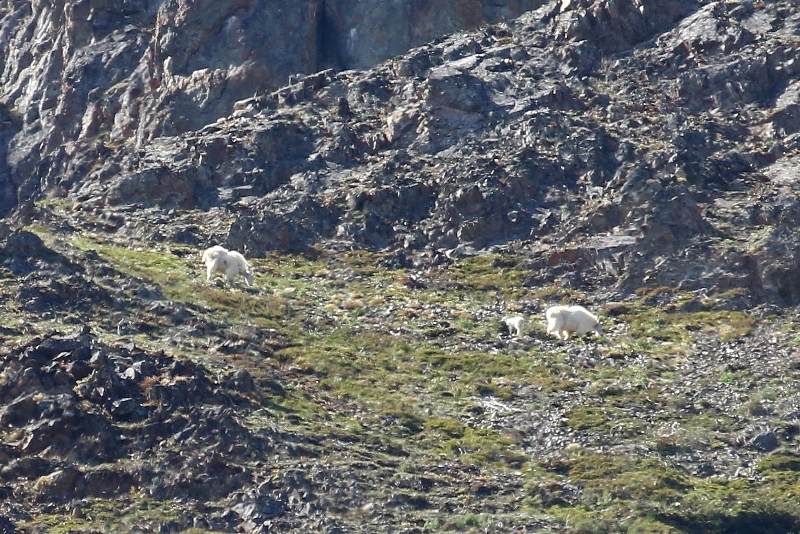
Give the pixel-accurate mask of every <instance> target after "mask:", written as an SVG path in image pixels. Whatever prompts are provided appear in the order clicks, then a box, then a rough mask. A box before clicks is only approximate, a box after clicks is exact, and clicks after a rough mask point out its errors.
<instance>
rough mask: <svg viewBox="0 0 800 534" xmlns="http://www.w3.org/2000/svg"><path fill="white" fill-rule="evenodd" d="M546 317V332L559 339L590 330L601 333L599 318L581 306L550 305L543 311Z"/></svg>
mask: <svg viewBox="0 0 800 534" xmlns="http://www.w3.org/2000/svg"><path fill="white" fill-rule="evenodd" d="M544 316H545V317H546V318H547V333H548V334H552V335H554V336H555V337H557V338H558V339H560V340H566V339H567V338H569V336H570V335H572V334H576V335H578V336H583V335H585V334H588V333H589V332H591V331H595V332H597V333H598V334H600V335H602V334H603V329H602V328H601V327H600V320H599V319H598V318H597V316H596V315H593V314H592V313H590V312H589V310H587V309H586V308H584V307H583V306H552V307H550V308H547V311H546V312H545V313H544Z"/></svg>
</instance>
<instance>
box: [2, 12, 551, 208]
mask: <svg viewBox="0 0 800 534" xmlns="http://www.w3.org/2000/svg"><path fill="white" fill-rule="evenodd" d="M540 3H541V2H540V1H537V0H526V1H525V2H522V3H519V2H516V1H513V2H510V3H509V4H508V5H495V2H491V3H489V2H486V4H487V5H486V6H483V5H482V4H481V3H480V2H478V1H477V0H475V1H473V2H466V3H465V2H462V1H460V0H451V1H448V2H436V3H435V4H436V5H435V6H431V5H429V4H430V2H424V1H416V2H412V1H410V0H404V1H395V2H390V3H389V4H387V3H385V2H381V1H379V0H359V1H353V0H328V1H327V2H325V1H323V0H313V1H310V2H297V3H292V4H290V5H287V4H286V3H285V2H281V1H277V0H258V1H255V2H244V1H240V0H225V1H222V2H188V1H184V0H165V1H160V0H135V1H112V2H100V3H97V2H92V1H88V0H87V1H81V2H66V1H63V0H57V1H55V2H43V3H37V2H34V3H26V2H23V3H19V2H12V1H10V0H9V1H6V2H3V3H2V4H0V6H2V18H0V57H2V59H3V70H2V74H1V75H0V80H2V84H3V89H2V94H1V95H0V104H2V107H0V114H2V117H3V121H2V128H0V147H1V148H0V156H2V161H3V162H4V167H3V169H0V170H2V174H0V185H1V187H0V214H6V213H7V212H8V211H9V209H11V208H12V207H13V206H14V205H15V204H16V203H17V202H18V201H19V200H27V199H29V198H31V197H33V196H34V195H36V194H37V192H39V191H40V190H41V189H42V188H44V189H47V190H52V189H53V188H58V187H63V186H65V185H67V184H63V183H62V182H64V178H63V177H64V175H68V176H70V178H67V181H68V182H69V183H72V182H74V181H75V180H78V179H83V178H84V177H85V176H86V174H87V173H88V172H89V171H90V169H91V168H92V167H93V166H94V163H95V162H96V161H97V160H99V159H105V151H106V150H107V148H108V146H109V144H111V145H112V146H119V145H120V144H123V143H124V144H127V145H132V144H138V145H146V144H148V143H150V142H151V141H152V140H154V139H155V138H157V137H160V136H163V135H175V134H180V133H183V132H187V131H190V130H195V129H198V128H200V127H202V126H203V125H205V124H208V123H210V122H213V121H214V120H216V119H217V118H219V117H221V116H225V115H227V114H229V113H230V112H231V110H232V107H233V104H234V102H236V101H237V100H241V99H243V98H246V97H248V96H252V95H253V94H254V93H256V92H259V91H264V90H273V89H275V88H277V87H280V86H281V85H284V84H285V83H286V82H287V80H288V79H289V76H290V75H293V74H295V73H306V74H307V73H311V72H315V71H318V70H322V69H323V68H335V69H337V70H341V69H349V68H366V67H370V66H372V65H374V64H375V63H377V62H378V61H381V60H384V59H387V58H389V57H391V56H394V55H396V54H400V53H402V52H405V51H406V50H408V48H409V47H411V46H416V45H420V44H423V43H424V42H426V41H428V40H429V39H432V38H434V37H438V36H441V35H443V34H444V33H446V32H451V31H458V30H461V29H464V28H474V27H477V26H478V25H480V24H484V23H487V22H497V21H499V20H502V19H504V18H509V17H512V16H516V15H519V14H520V13H522V11H523V10H524V9H531V8H532V7H535V6H537V5H538V4H540ZM387 6H388V7H387Z"/></svg>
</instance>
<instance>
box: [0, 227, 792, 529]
mask: <svg viewBox="0 0 800 534" xmlns="http://www.w3.org/2000/svg"><path fill="white" fill-rule="evenodd" d="M43 237H44V238H45V239H46V240H48V241H52V239H53V237H52V236H49V235H43ZM69 244H70V246H73V247H75V249H76V250H77V251H78V253H85V252H86V251H90V250H91V251H94V252H95V253H96V254H97V255H98V256H99V257H100V258H101V259H102V261H104V262H105V263H107V268H108V269H111V270H113V272H114V273H116V274H115V276H117V277H122V278H125V279H130V280H134V281H136V282H137V283H136V284H128V285H125V284H123V285H119V286H116V287H112V285H108V289H109V290H110V291H114V292H115V294H117V295H122V296H125V297H128V298H131V299H134V298H135V295H136V291H137V287H138V286H137V284H138V285H141V284H144V285H146V286H147V287H151V288H153V290H154V291H158V292H160V294H161V295H163V298H164V299H165V300H167V301H169V302H171V305H172V306H181V307H183V308H185V309H186V310H189V311H190V312H191V314H192V316H193V317H194V318H195V320H196V321H198V322H199V323H203V324H205V325H206V328H207V331H208V332H211V333H213V334H214V335H216V336H219V337H222V338H223V339H225V340H227V341H230V342H231V343H238V342H241V345H236V346H237V347H238V346H241V347H249V348H241V349H235V350H229V351H223V350H217V351H215V350H214V348H213V347H212V346H210V345H209V344H208V343H206V344H205V345H204V344H202V343H195V342H194V341H193V342H192V343H189V342H182V343H180V342H178V343H175V344H173V345H172V346H170V347H169V351H171V352H172V353H174V354H179V355H182V356H187V357H190V358H195V359H199V360H201V361H203V362H204V363H206V364H207V365H209V366H210V367H211V368H212V369H213V368H215V367H216V368H217V369H220V368H227V369H230V368H235V367H246V368H247V369H248V370H250V371H251V374H252V375H253V376H254V378H255V380H256V382H257V383H259V384H262V389H261V394H262V397H263V398H260V399H258V401H259V405H258V407H256V408H254V409H252V410H249V411H247V412H246V413H243V414H241V420H242V422H243V424H245V425H246V427H247V428H249V429H252V430H255V431H259V430H260V429H270V428H273V427H275V425H279V426H280V427H281V428H283V429H287V430H289V431H291V432H293V433H297V434H301V435H308V436H313V439H314V440H315V442H319V443H327V442H330V443H334V442H335V443H347V444H348V447H351V448H352V450H354V451H358V452H357V453H358V454H361V455H371V456H369V457H370V458H372V460H374V461H377V462H378V464H379V465H382V466H384V467H386V466H391V469H393V470H394V471H393V472H392V473H393V474H392V476H394V477H403V476H409V475H411V474H414V475H415V476H418V475H427V474H429V472H430V471H431V466H438V465H442V463H443V462H450V463H453V464H454V465H464V466H474V467H475V468H476V469H479V470H480V473H481V474H482V476H486V477H492V476H496V477H506V478H504V480H512V479H513V480H517V481H518V482H519V485H520V487H524V491H521V493H520V492H518V493H516V494H515V493H514V491H513V490H512V489H508V490H507V491H506V493H502V492H501V494H502V495H503V497H502V499H504V500H502V505H501V504H498V506H499V507H500V506H501V507H502V509H503V510H504V512H503V514H495V513H481V512H477V511H476V510H478V509H479V507H474V508H469V507H467V508H465V510H472V512H469V513H465V514H461V515H457V514H452V515H448V514H445V515H442V516H439V517H434V516H432V515H431V514H427V513H423V512H420V514H419V516H418V521H419V522H421V523H424V524H425V526H426V528H429V529H433V530H435V531H437V532H487V531H488V532H490V531H492V530H493V529H495V528H496V527H497V524H498V521H509V520H511V521H513V519H510V518H511V516H514V517H517V518H524V517H532V518H537V519H536V520H541V521H544V522H545V523H548V524H551V525H553V528H555V529H563V530H566V531H569V532H587V533H601V532H602V533H605V532H673V533H679V532H683V533H686V532H720V533H722V532H743V531H745V530H746V529H748V528H750V526H752V525H756V524H758V525H762V526H763V529H762V530H761V531H762V532H789V531H790V530H791V529H795V528H796V527H797V526H798V525H800V504H797V503H800V498H798V497H800V495H798V493H799V492H800V490H798V489H797V488H800V485H798V484H797V482H800V478H799V477H800V459H798V457H797V455H796V452H795V451H790V450H786V451H783V452H780V453H777V454H773V455H770V456H764V457H763V458H762V459H761V460H760V461H759V462H758V469H757V472H758V474H759V476H760V478H758V479H749V480H745V479H735V478H734V479H731V480H728V479H725V478H722V477H720V478H715V477H710V478H709V477H708V476H700V475H697V474H694V473H692V472H690V471H688V470H687V469H685V468H683V467H681V465H680V462H679V461H678V458H680V456H681V455H682V454H686V453H689V452H691V451H693V450H697V449H721V448H723V447H729V446H732V444H734V443H735V440H736V439H737V434H736V433H737V432H740V431H741V430H742V429H743V427H744V426H745V422H744V418H745V417H751V416H752V417H768V416H769V415H770V413H771V411H770V406H771V404H770V403H771V402H773V399H775V398H776V397H778V396H779V395H780V394H781V391H782V390H781V389H780V388H782V387H784V383H783V382H776V383H774V384H767V385H764V386H763V387H761V388H760V389H758V390H754V391H753V392H752V396H751V397H749V398H745V399H743V400H742V401H741V404H740V408H739V409H738V410H737V411H736V413H721V412H720V411H719V410H716V409H715V407H714V406H713V404H710V403H707V402H706V401H705V400H704V399H697V398H694V397H692V396H691V393H692V392H691V391H683V392H676V391H677V388H676V384H677V381H678V380H679V379H680V378H681V376H683V375H682V373H685V372H686V370H687V369H691V366H692V364H691V363H689V362H690V360H691V359H692V358H694V357H695V353H694V348H693V345H692V343H693V340H694V339H695V338H696V337H697V336H709V337H713V338H715V339H718V340H720V341H721V342H722V343H725V342H732V341H737V340H739V341H741V340H744V339H746V338H747V336H749V335H751V334H752V333H753V331H754V329H755V328H756V327H757V324H756V319H755V318H754V317H753V316H750V315H748V314H746V313H742V312H730V311H724V310H718V309H714V305H713V301H712V300H711V299H709V300H704V301H702V302H699V304H696V303H694V301H693V300H692V296H691V295H683V294H680V293H677V292H673V291H671V290H669V289H665V288H658V289H655V290H651V291H646V292H641V294H639V295H637V297H636V299H632V300H630V301H626V302H624V303H609V304H607V305H606V307H605V308H604V310H603V311H601V316H602V319H603V323H604V326H605V329H606V332H607V333H608V334H607V336H606V337H604V338H594V337H588V338H586V339H576V340H571V341H570V342H568V343H560V342H556V341H554V340H552V339H548V338H547V336H545V335H544V330H543V324H542V323H543V320H542V319H540V318H537V317H530V319H529V320H528V322H527V323H526V325H525V333H526V336H522V338H521V339H519V340H515V341H513V342H509V341H508V339H507V338H503V340H501V341H498V333H499V330H500V315H499V313H498V310H503V309H509V310H513V309H515V308H514V306H516V305H517V303H518V302H519V301H520V300H523V299H524V300H526V301H528V302H535V303H537V305H539V306H540V307H541V308H544V307H545V306H546V305H549V304H551V303H556V302H570V301H580V300H581V297H582V296H581V295H579V294H577V293H575V292H573V291H567V290H561V289H560V288H557V287H547V288H540V289H538V290H530V291H529V290H527V289H525V288H524V287H523V286H522V284H521V282H522V280H523V279H524V278H525V271H524V269H523V268H522V267H521V261H518V259H516V258H505V257H502V256H483V257H473V258H467V259H465V260H461V261H459V262H457V263H456V264H455V265H454V266H452V268H444V267H435V268H431V269H430V270H429V271H428V272H427V273H425V275H424V277H423V278H421V279H416V280H414V279H411V278H410V276H411V275H410V274H409V273H408V272H406V271H405V270H404V269H391V268H387V267H382V266H381V265H382V260H383V257H382V256H381V255H380V254H376V253H368V252H363V251H361V252H350V253H345V254H340V255H330V254H326V253H324V252H321V251H320V252H312V253H310V254H308V255H296V256H292V255H280V254H272V255H269V256H267V257H265V258H254V259H252V264H253V268H254V270H255V272H256V273H257V274H256V283H255V286H254V287H252V288H247V287H244V286H241V285H237V286H236V287H234V288H229V287H226V286H225V284H224V283H222V282H221V281H217V282H213V283H209V282H207V281H206V280H205V273H204V270H203V269H202V266H201V265H200V261H199V253H198V252H197V251H196V250H194V249H192V248H191V247H184V246H181V245H169V246H167V245H162V244H159V245H157V246H156V247H155V249H148V248H144V247H141V248H136V247H134V248H131V247H128V246H123V245H121V244H116V243H114V242H112V241H110V240H108V239H103V238H99V237H76V238H71V239H70V241H69ZM416 276H419V275H418V274H417V275H416ZM96 283H97V284H99V285H101V286H103V284H109V282H108V281H106V280H104V279H103V278H102V277H97V282H96ZM656 301H657V302H656ZM687 303H689V304H691V305H689V304H687ZM690 310H697V311H690ZM17 314H18V312H17V311H13V310H12V312H7V313H6V317H5V319H7V320H6V321H5V323H4V324H5V328H8V329H21V328H22V327H23V323H22V321H21V320H20V319H19V317H18V316H17ZM147 319H148V320H150V321H155V322H156V328H155V330H154V332H152V333H149V334H139V335H138V337H136V338H135V339H136V342H137V343H142V344H143V345H145V346H151V347H157V346H159V344H160V340H161V339H162V337H163V336H164V332H167V331H169V328H170V327H171V325H169V324H167V323H164V324H161V323H158V322H157V318H156V317H154V316H153V317H148V318H147ZM93 320H94V321H96V323H97V327H98V328H99V329H103V328H105V330H104V332H103V335H105V336H107V337H108V338H109V339H113V338H116V337H117V335H116V333H115V332H114V331H113V330H111V329H109V328H108V327H107V325H105V323H103V322H102V318H101V317H97V318H95V319H93ZM54 324H57V321H54V322H47V321H45V320H42V321H40V322H38V323H36V325H35V327H34V329H33V330H38V331H39V332H41V331H43V330H44V329H45V328H50V327H52V326H53V325H54ZM265 332H269V335H267V334H265ZM781 332H783V335H784V336H785V337H786V338H787V339H790V337H791V336H792V335H795V333H796V329H794V327H791V326H788V327H786V328H784V329H783V330H781ZM35 333H36V332H35V331H34V332H33V334H35ZM162 348H163V346H162ZM715 369H716V371H715V372H712V373H710V374H708V376H707V377H706V379H705V382H704V384H705V385H706V386H707V387H708V388H711V389H713V388H715V387H728V386H736V385H738V384H743V383H745V382H746V381H747V380H749V379H750V377H751V374H752V373H751V372H750V371H749V370H747V369H742V368H739V367H736V366H727V365H721V366H718V367H716V368H715ZM278 375H279V376H281V377H282V378H281V379H280V380H279V381H278V382H276V378H275V377H276V376H278ZM792 380H795V381H796V380H797V378H792ZM551 413H554V414H557V415H556V416H555V417H553V418H552V421H551V419H550V416H551ZM532 417H538V418H540V420H541V421H544V422H545V423H542V424H552V428H553V429H557V430H559V431H560V432H565V433H568V435H570V436H574V438H575V439H576V440H578V441H577V442H576V443H570V442H569V441H566V442H563V443H560V444H558V445H553V446H550V447H549V448H546V450H547V451H548V452H547V454H546V455H542V456H537V455H534V454H531V453H530V451H529V450H526V447H528V446H529V445H530V443H531V442H533V441H534V440H542V441H543V440H546V439H547V437H548V435H547V432H548V430H547V429H546V428H545V429H544V430H543V431H542V432H543V433H542V435H534V436H531V435H526V434H525V432H524V431H523V430H520V429H517V428H514V424H513V423H511V424H508V425H506V426H502V425H503V423H502V421H503V420H504V418H509V420H510V421H522V422H523V423H524V424H528V425H529V426H530V427H534V428H535V427H536V425H537V423H533V422H531V421H530V419H531V418H532ZM497 421H500V422H501V423H496V422H497ZM528 431H529V432H532V430H530V429H528ZM783 431H784V432H785V435H787V436H788V435H790V434H791V433H792V432H795V433H796V429H790V428H784V430H783ZM595 437H602V439H601V440H600V441H604V442H605V441H608V440H612V441H613V442H614V443H615V444H617V445H618V448H617V449H616V450H614V451H611V452H609V451H602V450H601V447H599V446H597V445H596V444H594V445H592V443H593V442H592V440H593V439H595ZM581 440H583V441H581ZM584 441H585V442H586V444H585V445H584V444H581V443H583V442H584ZM375 450H381V451H391V454H390V453H385V454H386V456H376V455H377V453H375V452H374V451H375ZM340 454H341V455H343V454H344V453H339V452H336V453H331V456H330V458H329V459H328V460H326V461H340V460H341V456H340ZM348 454H349V453H348ZM387 468H388V467H387ZM448 483H452V481H450V482H448ZM498 485H499V486H502V484H501V483H499V482H498ZM474 491H475V492H479V490H477V489H476V490H474ZM485 491H489V490H485ZM492 491H495V490H492ZM383 492H384V489H381V488H378V489H376V495H377V497H380V498H389V497H387V496H386V495H388V494H385V493H383ZM409 498H412V497H409ZM414 498H415V497H414ZM458 498H463V499H465V501H464V502H467V501H469V500H470V499H472V500H474V499H478V497H476V496H474V495H473V496H472V497H469V498H467V497H458ZM497 498H498V499H500V497H497ZM127 500H128V501H129V502H128V504H127V505H126V507H124V508H121V509H115V508H114V506H112V505H111V504H110V503H109V502H108V501H103V500H93V501H91V502H90V503H89V504H88V505H87V507H86V508H85V509H84V510H83V515H82V516H79V517H73V518H66V517H65V516H63V515H59V514H54V515H52V516H45V517H39V518H36V519H35V520H34V521H32V522H31V523H30V524H28V525H26V528H34V527H35V528H36V529H39V530H41V531H46V532H53V533H55V532H80V531H86V530H90V529H95V530H98V529H99V530H108V529H111V530H114V529H116V530H125V529H127V528H130V526H131V525H140V524H142V523H143V522H144V523H146V522H148V521H159V520H168V519H169V517H170V516H171V514H174V513H176V510H175V509H174V508H173V507H172V506H171V504H170V503H169V501H154V500H149V499H146V498H144V497H141V496H133V495H132V496H130V498H129V499H127ZM469 502H473V501H469ZM499 502H500V501H498V503H499ZM465 506H466V505H465ZM120 510H122V511H120ZM353 513H355V514H358V513H363V512H359V511H354V512H353ZM504 514H505V515H504ZM523 522H524V521H523ZM782 529H785V530H782ZM194 531H195V532H198V533H199V532H201V531H200V530H196V529H195V530H194Z"/></svg>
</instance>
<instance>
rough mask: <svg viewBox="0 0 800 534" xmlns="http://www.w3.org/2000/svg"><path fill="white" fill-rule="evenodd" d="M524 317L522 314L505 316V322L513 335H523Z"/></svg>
mask: <svg viewBox="0 0 800 534" xmlns="http://www.w3.org/2000/svg"><path fill="white" fill-rule="evenodd" d="M523 320H524V319H523V317H522V316H521V315H515V316H514V317H503V324H505V325H506V327H508V333H509V334H511V335H512V336H515V337H518V336H521V335H522V321H523Z"/></svg>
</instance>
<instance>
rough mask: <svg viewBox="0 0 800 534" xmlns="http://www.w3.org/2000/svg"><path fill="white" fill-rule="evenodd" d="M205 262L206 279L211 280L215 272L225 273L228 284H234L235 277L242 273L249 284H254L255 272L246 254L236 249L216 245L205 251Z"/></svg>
mask: <svg viewBox="0 0 800 534" xmlns="http://www.w3.org/2000/svg"><path fill="white" fill-rule="evenodd" d="M203 263H205V264H206V279H208V280H211V277H212V276H213V275H214V273H224V274H225V279H226V280H227V281H228V284H233V279H234V277H235V276H236V275H237V274H241V275H242V276H243V277H244V281H245V283H246V284H247V285H248V286H252V285H253V273H252V271H251V270H250V266H249V265H248V264H247V260H245V259H244V256H242V255H241V254H239V253H238V252H236V251H233V250H227V249H225V248H223V247H221V246H219V245H214V246H213V247H211V248H209V249H206V251H205V252H203Z"/></svg>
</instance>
